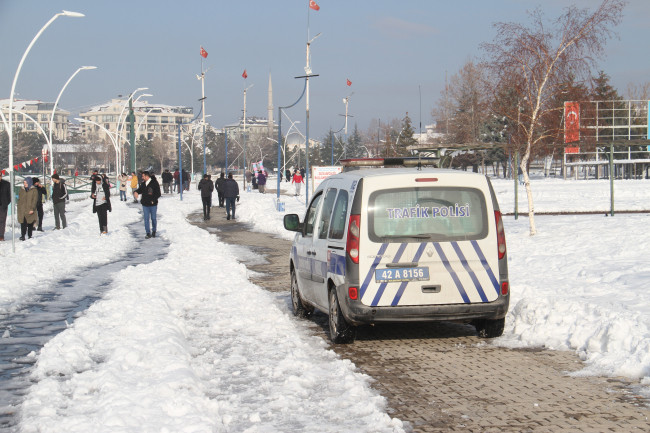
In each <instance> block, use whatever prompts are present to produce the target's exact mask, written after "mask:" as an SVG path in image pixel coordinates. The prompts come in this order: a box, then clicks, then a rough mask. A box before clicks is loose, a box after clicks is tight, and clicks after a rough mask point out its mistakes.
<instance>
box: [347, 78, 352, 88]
mask: <svg viewBox="0 0 650 433" xmlns="http://www.w3.org/2000/svg"><path fill="white" fill-rule="evenodd" d="M347 81H348V82H347V84H348V86H351V85H352V81H350V79H349V78H348V79H347Z"/></svg>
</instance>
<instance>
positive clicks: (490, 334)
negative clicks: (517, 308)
mask: <svg viewBox="0 0 650 433" xmlns="http://www.w3.org/2000/svg"><path fill="white" fill-rule="evenodd" d="M505 324H506V318H505V317H503V318H501V319H480V320H475V321H474V327H476V332H478V336H479V337H481V338H496V337H501V336H502V335H503V328H504V327H505Z"/></svg>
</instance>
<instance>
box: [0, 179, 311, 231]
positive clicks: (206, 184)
mask: <svg viewBox="0 0 650 433" xmlns="http://www.w3.org/2000/svg"><path fill="white" fill-rule="evenodd" d="M278 176H279V177H280V181H282V179H283V173H282V171H279V172H278ZM267 177H268V174H267V172H266V171H265V170H257V171H256V172H253V171H250V170H247V171H246V173H245V180H246V182H247V183H249V184H250V185H251V187H252V189H256V190H258V191H259V192H260V193H262V194H264V193H265V192H266V181H267ZM304 178H305V169H304V168H300V169H298V168H294V169H293V172H292V171H291V170H289V169H287V170H285V172H284V179H285V181H286V182H291V183H293V184H294V185H295V195H300V189H301V184H303V183H304ZM51 180H52V193H51V195H50V196H49V197H48V191H47V188H45V186H43V185H42V184H41V182H40V179H39V178H38V177H25V179H24V181H23V186H22V187H21V188H20V190H19V191H18V203H17V211H16V218H17V221H18V222H19V223H20V233H21V236H20V240H21V241H24V240H25V239H31V238H32V236H33V232H34V231H41V232H42V231H43V204H44V203H45V202H46V200H48V199H51V200H52V204H53V210H54V222H55V227H54V230H61V229H65V228H66V227H67V221H66V217H65V205H66V201H68V200H69V195H68V189H67V186H66V184H65V179H63V178H60V177H59V175H58V174H56V173H55V174H53V175H52V176H51ZM161 180H162V187H163V191H162V193H164V194H173V193H177V194H179V193H180V192H181V191H189V189H190V182H191V176H190V174H189V173H188V172H187V171H186V170H179V169H175V170H174V171H173V172H171V171H170V170H169V169H165V170H164V172H163V173H162V175H161ZM90 181H91V194H90V199H92V200H93V206H92V210H93V213H95V214H97V218H98V222H99V230H100V234H107V233H108V212H111V211H112V206H111V200H110V197H111V194H110V188H111V184H110V181H109V178H108V176H107V175H106V174H104V173H99V172H98V171H97V170H95V171H93V173H92V174H91V175H90ZM117 181H118V185H119V187H118V189H119V195H120V201H124V202H126V201H128V200H129V198H127V194H128V193H129V192H130V193H131V198H132V200H133V202H134V203H140V204H141V205H142V209H143V213H144V217H145V231H146V235H145V238H147V239H149V238H152V237H156V229H157V205H158V198H160V196H161V195H162V194H161V191H160V184H159V183H158V179H156V176H155V175H154V174H153V173H151V172H149V171H140V172H138V173H136V172H131V174H129V175H127V174H126V173H121V174H120V175H119V176H117ZM129 189H130V191H129ZM198 189H199V190H200V191H201V199H202V201H203V219H204V220H209V219H210V208H211V206H212V192H213V191H215V190H216V191H217V196H218V199H219V207H221V208H223V207H225V208H226V213H227V216H226V218H227V219H228V220H230V219H235V215H236V213H235V207H236V202H238V201H239V185H238V184H237V182H236V181H235V180H234V179H233V174H232V173H229V174H228V176H227V177H226V176H225V173H223V172H221V173H220V175H219V177H218V178H217V180H216V181H215V182H214V183H213V182H212V176H211V175H210V174H204V176H203V179H201V181H200V182H199V184H198ZM11 194H12V188H11V185H10V184H9V182H8V181H6V180H4V179H2V172H0V241H4V233H5V228H6V220H7V214H8V209H9V206H10V204H11ZM138 199H140V200H139V201H138Z"/></svg>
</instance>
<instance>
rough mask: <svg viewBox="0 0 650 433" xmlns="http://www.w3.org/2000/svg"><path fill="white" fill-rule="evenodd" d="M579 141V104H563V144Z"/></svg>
mask: <svg viewBox="0 0 650 433" xmlns="http://www.w3.org/2000/svg"><path fill="white" fill-rule="evenodd" d="M574 141H580V103H578V102H565V103H564V142H565V143H572V142H574Z"/></svg>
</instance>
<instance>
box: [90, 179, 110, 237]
mask: <svg viewBox="0 0 650 433" xmlns="http://www.w3.org/2000/svg"><path fill="white" fill-rule="evenodd" d="M94 184H95V188H94V192H93V193H92V194H91V195H90V198H92V199H93V213H96V214H97V219H98V220H99V232H100V233H101V234H103V235H105V234H107V233H108V212H111V211H112V210H113V208H112V207H111V187H110V185H109V184H108V182H104V180H103V179H102V177H101V176H95V178H94Z"/></svg>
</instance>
